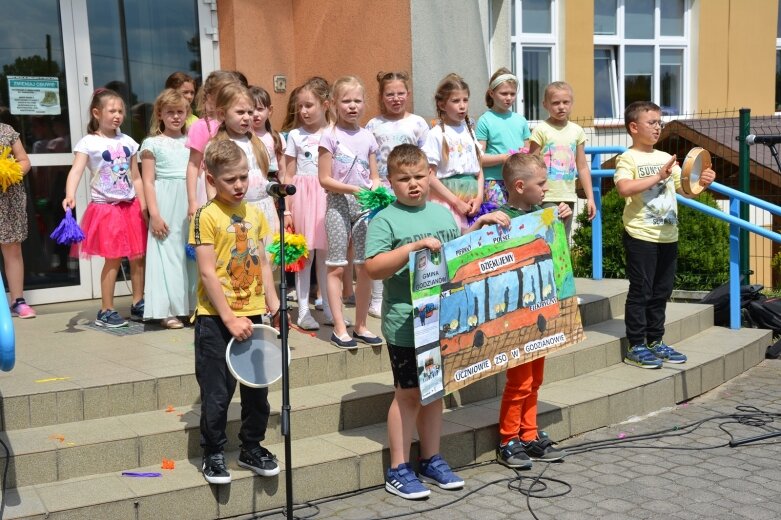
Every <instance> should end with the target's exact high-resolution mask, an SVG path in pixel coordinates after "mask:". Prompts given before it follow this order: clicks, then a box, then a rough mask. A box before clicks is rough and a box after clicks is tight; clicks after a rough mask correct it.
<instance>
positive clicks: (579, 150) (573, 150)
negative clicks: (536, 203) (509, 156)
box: [529, 81, 597, 239]
mask: <svg viewBox="0 0 781 520" xmlns="http://www.w3.org/2000/svg"><path fill="white" fill-rule="evenodd" d="M573 103H574V94H573V93H572V87H571V86H570V85H569V83H565V82H564V81H554V82H553V83H551V84H550V85H548V86H547V87H545V94H544V97H543V101H542V106H543V107H545V110H547V111H548V119H546V120H545V121H542V122H540V123H539V124H538V125H537V126H535V127H534V130H533V131H532V135H531V137H530V138H529V153H538V154H540V155H541V156H542V158H543V160H545V166H547V168H548V194H547V195H546V196H545V202H544V203H543V204H542V207H543V208H548V207H558V206H559V203H561V202H566V203H567V205H568V206H569V207H570V209H574V208H575V202H576V201H577V200H578V196H577V193H576V192H575V179H576V178H579V179H580V184H581V185H582V186H583V191H585V192H586V199H587V202H586V206H587V209H588V218H589V220H591V219H593V218H594V217H595V216H596V214H597V210H596V206H595V205H594V192H593V190H592V189H591V171H590V170H589V168H588V161H587V160H586V150H585V146H586V133H585V132H584V131H583V128H581V127H580V125H577V124H575V123H573V122H572V121H570V120H569V116H570V113H571V112H572V105H573ZM572 219H573V217H572V216H570V217H567V218H565V219H563V220H564V227H565V229H566V230H567V239H569V237H570V234H571V232H572Z"/></svg>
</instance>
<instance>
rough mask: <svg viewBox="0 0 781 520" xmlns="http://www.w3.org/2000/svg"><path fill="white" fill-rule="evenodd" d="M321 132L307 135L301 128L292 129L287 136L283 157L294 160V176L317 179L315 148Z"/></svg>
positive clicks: (318, 143)
mask: <svg viewBox="0 0 781 520" xmlns="http://www.w3.org/2000/svg"><path fill="white" fill-rule="evenodd" d="M322 135H323V132H322V131H319V132H315V133H309V132H307V131H306V130H304V129H303V128H294V129H293V130H291V131H290V133H289V134H288V135H287V147H286V148H285V156H287V157H295V158H296V175H300V176H301V177H317V148H318V147H319V146H320V137H321V136H322Z"/></svg>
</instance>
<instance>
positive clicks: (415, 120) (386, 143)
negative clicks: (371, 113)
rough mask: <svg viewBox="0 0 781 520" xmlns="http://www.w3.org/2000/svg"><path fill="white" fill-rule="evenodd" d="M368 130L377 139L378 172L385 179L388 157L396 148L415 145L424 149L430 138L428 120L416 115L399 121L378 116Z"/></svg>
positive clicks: (371, 121)
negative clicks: (403, 145)
mask: <svg viewBox="0 0 781 520" xmlns="http://www.w3.org/2000/svg"><path fill="white" fill-rule="evenodd" d="M366 130H368V131H369V132H371V133H372V134H374V138H375V139H377V144H378V145H379V149H377V170H378V171H379V173H380V177H381V178H383V179H384V178H386V177H387V176H388V155H390V153H391V152H392V151H393V149H394V148H396V147H397V146H399V145H400V144H415V145H417V146H418V148H422V147H423V145H424V144H426V137H427V136H428V125H427V124H426V120H425V119H423V118H422V117H420V116H416V115H415V114H409V115H408V116H407V117H404V118H402V119H397V120H392V119H386V118H385V116H377V117H375V118H373V119H371V120H370V121H369V122H368V123H366Z"/></svg>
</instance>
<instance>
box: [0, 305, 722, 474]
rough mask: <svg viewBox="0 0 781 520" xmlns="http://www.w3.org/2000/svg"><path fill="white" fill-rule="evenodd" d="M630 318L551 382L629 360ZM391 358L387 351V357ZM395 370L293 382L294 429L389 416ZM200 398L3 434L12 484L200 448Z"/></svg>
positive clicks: (300, 434) (465, 397) (603, 333)
mask: <svg viewBox="0 0 781 520" xmlns="http://www.w3.org/2000/svg"><path fill="white" fill-rule="evenodd" d="M711 315H712V313H711V308H710V307H709V306H703V305H686V304H676V303H671V304H670V306H669V312H668V314H667V316H668V319H667V324H666V327H667V330H668V334H667V340H668V342H670V343H671V344H678V343H679V342H680V341H681V340H683V339H685V338H688V337H690V336H692V335H694V334H697V333H699V332H700V331H701V330H703V327H705V328H707V326H708V324H709V321H708V319H709V316H711ZM623 334H624V329H623V321H621V320H609V321H606V322H600V323H597V324H595V325H591V326H589V327H587V328H586V337H587V339H586V340H585V341H584V342H582V343H580V344H578V345H576V346H574V347H571V348H568V349H564V350H561V351H559V352H556V353H554V354H552V355H551V356H549V358H548V360H547V362H546V369H545V378H546V381H545V383H544V385H543V388H546V387H547V386H550V385H552V384H555V383H557V382H566V381H567V380H570V379H572V378H577V377H581V376H584V375H588V374H590V373H592V372H593V371H599V370H604V369H606V368H608V367H610V366H611V365H615V364H620V363H621V359H622V358H621V353H620V344H621V342H622V341H625V340H624V339H623ZM385 357H387V356H385ZM392 381H393V377H392V375H391V373H390V370H389V368H388V369H386V371H384V372H380V373H374V374H369V375H362V376H358V377H352V378H345V379H342V380H339V381H333V382H328V383H320V384H317V385H310V386H307V387H299V388H293V389H291V392H290V399H291V405H292V411H291V433H292V437H293V439H303V438H310V437H316V436H318V435H326V434H330V433H334V432H339V431H345V430H352V429H355V428H360V427H363V426H371V425H375V424H379V423H384V422H385V419H386V415H387V410H388V405H389V404H390V402H391V400H392V399H393V386H392ZM503 388H504V374H503V373H502V374H499V375H497V376H494V377H490V378H486V379H483V380H481V381H478V382H476V383H473V384H472V385H470V386H468V387H466V388H463V389H461V390H459V391H457V392H454V393H453V394H451V395H449V396H447V397H446V398H445V405H446V406H447V407H449V408H458V407H462V406H465V405H468V404H471V403H475V402H478V401H482V400H486V399H493V398H496V397H497V396H500V395H501V393H502V390H503ZM281 400H282V397H281V391H280V390H274V391H271V392H270V394H269V401H270V402H271V409H272V415H271V417H270V419H269V428H268V434H267V441H268V442H269V443H271V444H273V443H276V442H281V440H282V437H281V435H280V430H279V410H280V409H281ZM199 420H200V409H199V406H198V405H195V404H189V405H185V406H180V407H174V406H172V405H171V407H170V408H169V409H168V410H154V411H147V412H138V413H133V414H126V415H121V416H112V417H104V418H98V419H88V420H83V421H74V422H69V423H61V424H58V425H47V426H40V427H35V428H25V429H20V430H10V431H7V432H3V433H0V438H2V439H3V440H4V441H5V442H6V443H7V444H8V445H9V446H11V447H12V451H13V456H12V457H11V459H10V466H9V468H10V470H9V482H8V485H9V486H26V485H32V484H42V483H45V482H55V481H58V480H67V479H70V478H75V477H83V476H87V475H91V474H94V473H102V472H104V471H114V470H116V471H119V470H122V469H123V468H127V467H135V466H146V465H149V464H155V463H158V462H159V461H161V460H162V458H163V457H165V458H168V459H186V458H190V457H194V456H198V455H199V454H200V447H199ZM239 424H240V406H239V403H238V399H236V400H234V402H232V403H231V407H230V409H229V416H228V428H227V434H228V439H229V444H228V446H227V448H228V449H236V448H237V447H238V437H237V436H238V429H239Z"/></svg>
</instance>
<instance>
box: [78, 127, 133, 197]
mask: <svg viewBox="0 0 781 520" xmlns="http://www.w3.org/2000/svg"><path fill="white" fill-rule="evenodd" d="M73 151H74V152H81V153H83V154H86V155H87V168H88V169H89V171H90V173H92V179H91V180H90V188H91V190H90V191H91V195H92V202H96V203H99V204H115V203H117V202H127V201H131V200H133V199H135V198H136V190H135V189H134V188H133V181H132V179H131V178H130V158H131V157H133V155H135V154H136V152H137V151H138V143H137V142H135V141H134V140H133V138H131V137H129V136H127V135H125V134H117V135H116V137H111V138H109V137H103V136H102V135H97V134H89V135H85V136H84V137H83V138H82V139H81V140H80V141H79V142H78V143H76V146H75V147H74V148H73Z"/></svg>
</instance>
